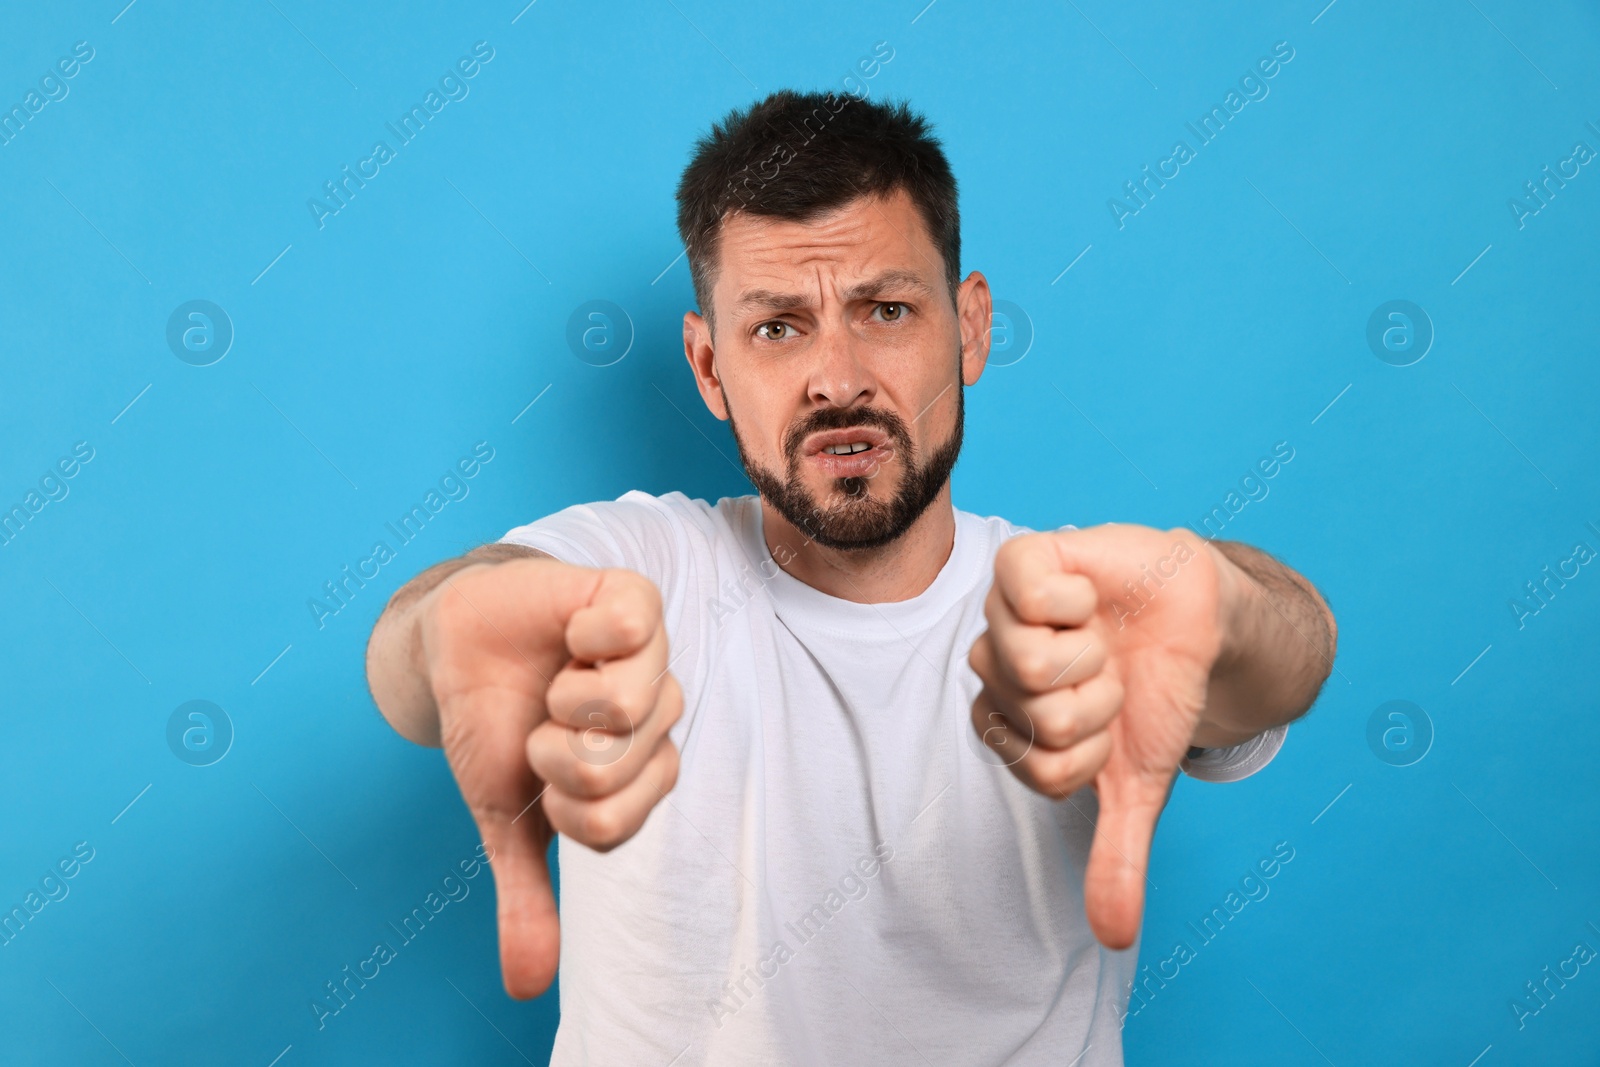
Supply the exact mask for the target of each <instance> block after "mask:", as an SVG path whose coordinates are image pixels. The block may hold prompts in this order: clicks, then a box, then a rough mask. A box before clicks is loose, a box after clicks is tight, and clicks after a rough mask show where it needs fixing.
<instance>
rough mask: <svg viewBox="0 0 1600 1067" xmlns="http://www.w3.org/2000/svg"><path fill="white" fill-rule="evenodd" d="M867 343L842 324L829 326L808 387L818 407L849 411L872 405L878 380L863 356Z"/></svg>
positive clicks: (818, 346)
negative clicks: (864, 346) (859, 406)
mask: <svg viewBox="0 0 1600 1067" xmlns="http://www.w3.org/2000/svg"><path fill="white" fill-rule="evenodd" d="M864 344H865V342H864V341H863V340H861V339H860V338H858V337H857V336H855V334H854V333H853V332H852V331H851V330H849V329H848V328H846V327H844V326H842V325H832V324H829V325H825V326H824V327H822V332H821V334H820V336H819V337H818V339H817V344H816V346H815V347H814V348H813V349H812V351H813V352H814V353H815V357H816V364H815V365H814V367H813V368H812V371H811V379H810V381H809V382H808V384H807V398H808V399H809V400H810V401H811V402H812V403H814V404H818V405H821V406H831V407H840V408H847V407H852V406H858V405H866V404H869V403H871V401H872V399H873V397H875V396H876V395H877V381H876V379H875V378H874V377H873V374H872V370H871V368H870V367H869V366H868V365H867V362H866V361H865V359H863V356H864V355H865V351H864V349H863V347H862V346H863V345H864Z"/></svg>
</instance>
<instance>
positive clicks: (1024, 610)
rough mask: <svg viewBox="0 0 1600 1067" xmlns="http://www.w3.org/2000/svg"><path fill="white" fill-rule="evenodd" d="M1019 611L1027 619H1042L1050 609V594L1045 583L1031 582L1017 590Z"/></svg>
mask: <svg viewBox="0 0 1600 1067" xmlns="http://www.w3.org/2000/svg"><path fill="white" fill-rule="evenodd" d="M1016 605H1017V613H1018V614H1019V615H1021V616H1022V617H1023V618H1025V619H1029V620H1035V621H1037V620H1042V619H1044V618H1045V617H1046V616H1047V614H1048V613H1049V611H1050V596H1049V594H1048V593H1047V592H1046V591H1045V588H1044V586H1043V585H1040V584H1038V583H1029V584H1028V585H1026V586H1024V587H1023V588H1022V589H1020V590H1018V591H1017V597H1016Z"/></svg>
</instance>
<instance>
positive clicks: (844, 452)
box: [823, 441, 872, 456]
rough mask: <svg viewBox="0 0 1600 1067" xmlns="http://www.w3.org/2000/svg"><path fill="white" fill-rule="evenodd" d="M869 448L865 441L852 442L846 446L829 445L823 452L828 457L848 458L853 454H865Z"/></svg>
mask: <svg viewBox="0 0 1600 1067" xmlns="http://www.w3.org/2000/svg"><path fill="white" fill-rule="evenodd" d="M871 447H872V446H871V445H869V444H868V443H867V442H865V441H852V442H851V443H849V444H847V445H829V446H828V447H827V448H824V449H823V451H824V452H826V453H827V454H828V455H830V456H848V455H851V454H852V453H855V452H865V451H866V450H867V449H869V448H871Z"/></svg>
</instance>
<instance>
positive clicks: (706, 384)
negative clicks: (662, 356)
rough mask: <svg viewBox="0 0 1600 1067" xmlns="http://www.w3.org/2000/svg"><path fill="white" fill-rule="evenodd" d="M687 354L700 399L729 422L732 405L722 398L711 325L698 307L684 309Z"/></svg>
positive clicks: (714, 413) (684, 350) (684, 352)
mask: <svg viewBox="0 0 1600 1067" xmlns="http://www.w3.org/2000/svg"><path fill="white" fill-rule="evenodd" d="M683 356H684V358H685V359H687V360H688V361H689V369H690V370H691V371H693V372H694V384H695V385H696V386H697V387H698V388H699V389H700V399H701V400H704V401H705V404H706V407H707V408H709V409H710V410H711V414H713V415H715V416H716V417H717V418H719V419H721V420H723V421H724V422H726V421H727V419H728V405H727V403H726V402H724V400H723V399H722V379H721V378H718V377H717V361H716V355H715V353H713V352H712V350H711V327H710V326H709V325H708V324H707V323H706V320H705V319H703V318H701V317H700V313H699V312H698V311H686V312H684V313H683Z"/></svg>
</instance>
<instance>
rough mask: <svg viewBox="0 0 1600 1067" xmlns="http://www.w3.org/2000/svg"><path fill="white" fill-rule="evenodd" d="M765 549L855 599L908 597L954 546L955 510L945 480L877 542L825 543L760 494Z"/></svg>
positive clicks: (817, 583)
mask: <svg viewBox="0 0 1600 1067" xmlns="http://www.w3.org/2000/svg"><path fill="white" fill-rule="evenodd" d="M761 528H762V533H763V535H764V536H765V539H766V542H767V551H768V552H771V553H772V558H773V559H774V560H775V561H777V563H778V565H779V566H781V567H782V568H783V569H784V570H785V571H787V572H788V573H789V575H790V576H792V577H794V578H798V579H799V580H800V581H802V582H805V583H806V584H807V585H809V586H811V587H812V588H813V589H817V590H819V591H821V592H824V593H827V594H828V595H829V596H834V597H838V598H839V599H840V600H849V601H853V602H855V603H857V604H883V603H890V602H892V601H896V600H910V599H911V598H912V597H914V596H916V595H917V594H919V593H921V592H922V591H923V590H924V589H927V588H928V586H930V585H932V584H933V580H934V579H935V578H937V577H938V576H939V571H940V570H941V569H942V568H943V567H944V565H945V561H946V560H948V559H949V558H950V552H951V550H952V549H953V548H954V547H955V537H956V516H955V511H954V509H953V508H952V506H951V503H950V483H949V482H946V483H945V486H944V488H943V489H941V490H940V491H939V495H938V496H937V497H936V498H934V501H933V503H931V504H929V505H928V507H927V510H925V511H924V512H923V513H922V514H921V515H919V516H917V521H916V522H914V523H912V524H911V528H910V529H908V530H907V531H906V532H905V533H903V534H901V535H900V536H899V537H897V538H895V539H894V540H893V541H891V542H889V543H888V544H886V545H880V546H878V547H877V548H862V549H850V548H828V547H826V546H824V545H819V544H817V543H816V542H815V541H811V540H808V539H807V538H806V536H805V535H804V534H803V533H801V532H800V530H799V529H798V528H797V527H796V526H795V525H794V524H793V523H791V522H789V520H788V519H785V518H784V517H783V516H782V515H780V514H779V513H778V512H777V510H776V509H774V508H773V506H772V505H771V504H769V503H767V501H766V498H765V497H763V498H762V499H761Z"/></svg>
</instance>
